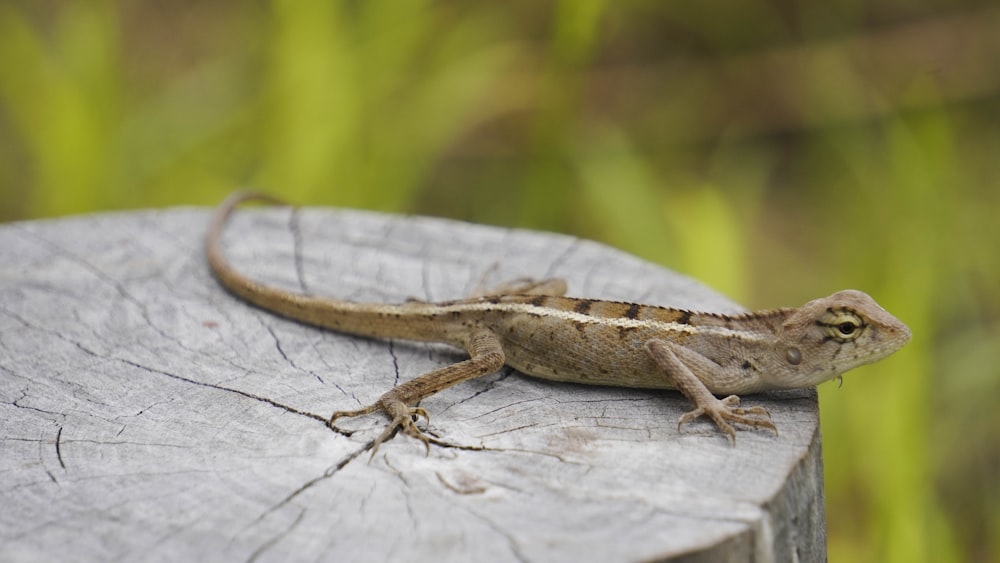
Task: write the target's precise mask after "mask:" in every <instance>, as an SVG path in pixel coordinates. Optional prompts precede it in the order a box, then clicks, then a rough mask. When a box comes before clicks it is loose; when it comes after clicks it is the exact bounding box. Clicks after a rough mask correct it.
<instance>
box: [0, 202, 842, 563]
mask: <svg viewBox="0 0 1000 563" xmlns="http://www.w3.org/2000/svg"><path fill="white" fill-rule="evenodd" d="M208 217H209V210H207V209H188V208H184V209H171V210H163V211H143V212H131V213H117V214H100V215H91V216H82V217H72V218H64V219H58V220H47V221H33V222H24V223H13V224H7V225H2V226H0V263H2V265H3V266H2V269H0V421H2V430H3V431H2V442H0V443H2V455H0V496H2V507H3V508H2V510H0V560H3V561H28V560H43V559H45V560H93V561H97V560H100V561H109V560H142V561H155V560H176V561H181V560H197V561H246V560H255V561H299V560H307V561H388V560H397V561H431V560H433V561H639V560H678V561H681V560H683V561H702V560H704V561H762V562H764V561H818V560H823V559H824V557H825V531H824V527H823V526H824V523H823V497H822V466H821V461H820V440H819V425H818V412H817V404H816V397H815V392H813V391H801V392H786V393H770V394H763V395H750V396H746V397H744V398H743V399H744V400H743V403H744V405H749V406H752V405H761V406H764V407H766V408H768V409H769V410H770V412H771V414H772V416H773V420H774V422H775V424H776V425H777V426H778V429H779V430H780V435H778V436H775V435H774V434H773V433H771V432H768V431H752V430H747V431H741V432H739V434H738V438H737V442H736V444H735V446H734V445H732V444H730V443H729V441H728V440H727V439H726V438H725V436H724V435H723V434H721V433H720V432H718V431H717V430H716V429H715V428H714V426H712V425H711V424H710V423H708V422H704V421H696V422H693V423H691V424H689V425H687V426H686V427H685V428H684V429H683V430H682V431H680V432H679V431H678V429H677V420H678V418H679V417H680V416H681V414H682V413H684V412H685V411H687V410H689V409H690V405H689V404H688V403H687V401H686V400H685V399H684V398H683V397H682V396H681V395H680V394H678V393H674V392H664V391H644V390H636V389H618V388H610V387H588V386H583V385H571V384H563V383H553V382H548V381H542V380H537V379H532V378H528V377H525V376H522V375H520V374H518V373H516V372H514V371H512V370H509V369H505V370H503V371H501V372H499V373H497V374H494V375H490V376H487V377H483V378H480V379H477V380H473V381H471V382H467V383H463V384H461V385H458V386H456V387H454V388H451V389H448V390H445V391H443V392H441V393H439V394H437V395H435V396H433V397H430V398H429V399H427V400H425V401H424V402H423V404H422V406H423V407H424V408H426V409H427V411H428V412H429V413H430V416H431V423H430V426H429V428H430V430H431V431H433V432H434V433H436V434H437V435H438V436H439V437H440V438H441V439H442V440H446V441H447V442H449V443H452V444H456V445H459V446H462V447H442V446H432V447H431V451H430V454H429V455H425V450H424V447H423V445H422V444H421V443H419V442H418V441H416V440H413V439H411V438H409V437H406V436H402V435H400V436H397V437H395V438H394V439H392V440H390V441H389V442H387V443H385V444H383V445H382V447H381V448H380V450H379V452H378V454H377V455H376V456H375V457H374V458H373V459H371V460H370V461H369V451H368V449H367V448H368V445H369V444H370V441H371V440H372V439H373V438H374V437H375V436H377V435H378V433H379V432H381V431H382V428H383V427H384V425H385V423H386V420H385V419H384V418H383V417H382V416H381V415H373V416H368V417H362V418H358V419H351V420H344V421H343V426H344V427H347V428H349V429H351V430H354V431H355V432H354V433H353V434H352V435H350V436H346V435H344V434H340V433H337V432H334V431H332V430H330V429H329V428H327V427H326V425H325V424H324V420H325V419H326V418H327V417H328V416H329V415H330V413H332V412H333V411H334V410H339V409H351V408H357V407H358V406H361V405H364V404H367V403H369V402H371V401H373V400H375V399H377V398H378V396H379V395H381V394H382V393H383V392H384V391H386V390H387V389H389V388H390V387H391V386H393V385H395V384H397V383H398V382H400V381H405V380H407V379H410V378H413V377H415V376H417V375H420V374H421V373H425V372H427V371H430V370H432V369H434V368H436V367H440V366H442V365H445V364H447V363H449V362H454V361H456V360H458V359H461V358H462V355H461V353H460V352H459V351H456V350H453V349H451V348H448V347H445V346H441V345H424V344H413V343H409V342H405V341H377V340H368V339H361V338H355V337H350V336H345V335H341V334H336V333H331V332H325V331H322V330H318V329H314V328H311V327H307V326H304V325H300V324H297V323H294V322H291V321H287V320H284V319H281V318H278V317H275V316H273V315H271V314H268V313H266V312H263V311H260V310H257V309H254V308H251V307H249V306H247V305H246V304H244V303H243V302H241V301H238V300H237V299H235V298H233V297H231V296H230V295H229V294H227V293H226V292H225V291H224V290H223V289H222V288H221V287H219V286H218V284H216V282H215V280H214V279H213V278H212V276H211V275H210V273H209V271H208V268H207V265H206V263H205V258H204V253H203V250H202V237H203V234H204V231H205V227H206V224H207V221H208ZM225 244H226V249H227V254H228V256H229V257H230V259H231V260H232V261H233V263H234V264H235V265H236V266H237V267H238V268H239V269H241V270H243V271H245V272H247V273H249V274H250V275H252V276H253V277H254V278H256V279H258V280H260V281H263V282H266V283H270V284H274V285H278V286H281V287H285V288H289V289H294V290H298V291H303V292H308V293H313V294H321V295H329V296H334V297H339V298H345V299H350V300H355V301H379V302H400V301H403V300H405V299H407V298H417V299H421V300H429V301H437V300H447V299H455V298H459V297H462V296H465V295H468V294H470V293H472V292H474V291H475V290H476V289H477V288H481V287H483V286H485V287H489V286H490V285H496V284H498V283H500V282H503V281H505V280H509V279H513V278H519V277H524V276H528V277H532V278H546V277H562V278H565V279H567V280H568V282H569V287H570V291H569V294H570V295H572V296H583V297H597V298H606V299H618V300H627V301H637V302H644V303H651V304H657V305H667V306H675V307H683V308H688V309H697V310H710V311H718V312H736V311H740V310H741V308H740V307H739V306H738V305H736V304H734V303H732V302H731V301H729V300H727V299H725V298H724V297H721V296H719V295H718V294H716V293H713V292H712V291H710V290H708V289H706V288H705V287H703V286H701V285H700V284H698V283H697V282H694V281H692V280H691V279H689V278H685V277H683V276H679V275H677V274H674V273H671V272H670V271H667V270H665V269H663V268H660V267H657V266H654V265H651V264H649V263H646V262H643V261H641V260H638V259H636V258H634V257H631V256H629V255H627V254H624V253H622V252H619V251H616V250H613V249H610V248H608V247H605V246H602V245H599V244H596V243H592V242H587V241H581V240H579V239H575V238H571V237H566V236H561V235H554V234H547V233H538V232H529V231H516V230H509V229H501V228H495V227H485V226H478V225H470V224H466V223H458V222H453V221H445V220H439V219H429V218H418V217H400V216H388V215H378V214H373V213H363V212H356V211H344V210H333V209H315V208H307V209H302V210H298V211H294V210H291V209H288V208H284V209H282V208H272V209H262V208H247V209H242V210H240V211H239V212H238V213H237V215H236V217H234V219H233V221H232V224H231V225H230V227H229V229H228V230H227V233H226V237H225ZM776 305H779V304H776ZM781 305H799V304H798V303H785V304H781Z"/></svg>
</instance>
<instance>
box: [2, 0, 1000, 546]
mask: <svg viewBox="0 0 1000 563" xmlns="http://www.w3.org/2000/svg"><path fill="white" fill-rule="evenodd" d="M997 29H1000V9H997V8H996V6H995V5H992V4H990V3H987V2H976V1H969V0H964V1H963V0H959V1H957V2H956V1H953V0H949V1H947V2H945V1H944V0H936V1H935V0H927V1H922V2H901V1H892V0H877V1H876V2H873V3H866V2H854V1H849V0H839V1H834V2H831V3H806V2H794V1H792V2H789V1H767V0H747V1H745V2H725V3H722V2H712V1H708V2H688V1H678V2H669V3H666V2H659V1H655V0H646V1H643V0H629V1H623V2H615V3H610V2H603V1H601V0H563V1H557V2H534V1H526V0H516V1H512V2H504V3H483V2H480V3H474V2H473V3H466V2H454V1H451V2H449V1H437V2H431V1H426V0H424V1H420V0H408V1H407V2H385V1H382V2H378V1H371V2H330V3H320V2H316V3H313V2H294V1H291V0H273V1H263V0H258V1H252V2H243V3H231V2H220V1H207V0H206V1H199V2H195V1H178V2H170V3H163V2H152V1H148V0H147V1H139V0H134V1H131V2H124V1H122V2H112V1H109V0H104V1H102V0H90V1H86V2H65V1H56V0H44V1H43V0H23V1H11V0H4V1H3V2H0V219H2V220H20V219H27V218H38V217H47V216H57V215H62V214H69V213H81V212H89V211H95V210H108V209H126V208H136V207H146V206H162V205H177V204H214V203H216V202H217V201H218V200H219V199H221V198H222V197H223V195H224V194H226V193H227V192H229V191H230V190H231V189H233V188H234V187H236V186H239V185H252V186H256V187H260V188H264V189H267V190H270V191H272V192H276V193H279V194H282V195H283V196H284V197H286V198H288V199H290V200H293V201H297V202H305V203H309V204H313V205H320V204H332V205H341V206H358V207H366V208H375V209H384V210H395V211H409V212H419V213H425V214H432V215H439V216H451V217H458V218H464V219H468V220H473V221H479V222H486V223H494V224H502V225H519V226H527V227H532V228H542V229H552V230H559V231H564V232H570V233H574V234H577V235H580V236H584V237H588V238H596V239H601V240H605V241H608V242H610V243H612V244H614V245H616V246H619V247H621V248H624V249H626V250H629V251H631V252H634V253H636V254H639V255H642V256H645V257H647V258H650V259H652V260H656V261H658V262H660V263H663V264H666V265H668V266H670V267H672V268H674V269H676V270H679V271H682V272H686V273H688V274H690V275H693V276H695V277H698V278H700V279H702V280H704V281H705V282H707V283H708V284H710V285H712V286H714V287H716V288H718V289H720V290H722V291H724V292H726V293H728V294H730V295H732V296H734V297H736V298H737V299H740V300H742V301H744V302H745V303H747V304H749V305H752V306H755V307H760V306H777V305H797V304H800V303H802V302H804V301H805V300H807V299H810V298H813V297H817V296H820V295H825V294H828V293H831V292H832V291H834V290H836V289H840V288H843V287H856V288H859V289H863V290H866V291H868V292H870V293H872V294H873V295H874V296H875V297H876V298H877V299H878V300H879V301H880V302H881V303H882V304H883V305H885V306H886V307H887V308H888V309H889V310H891V311H893V312H894V313H896V314H897V315H898V316H899V317H901V318H902V319H903V320H904V321H906V322H907V323H908V324H909V325H910V326H911V328H912V329H913V332H914V335H915V337H914V340H913V342H912V343H911V344H910V345H909V346H908V347H907V348H906V349H905V350H904V351H903V352H901V353H899V354H897V355H896V356H894V357H892V358H890V359H888V360H886V361H884V362H882V363H880V364H877V365H875V366H871V367H868V368H863V369H861V370H858V371H857V373H852V374H850V375H849V376H848V378H847V385H846V388H845V389H843V390H838V389H837V388H836V386H835V385H825V386H822V387H821V389H820V397H821V404H822V417H823V427H824V435H825V436H824V438H825V443H824V446H825V463H826V500H827V508H828V528H829V550H830V558H831V560H834V561H871V562H875V561H899V562H907V563H911V562H920V561H956V560H972V561H996V560H998V559H1000V479H998V475H1000V442H998V441H997V439H996V436H995V435H996V432H997V429H1000V410H997V409H996V408H995V407H996V405H997V404H998V401H1000V367H998V366H1000V346H998V345H997V344H998V342H1000V334H998V332H1000V324H998V320H1000V251H998V250H997V246H998V242H1000V167H998V166H997V160H998V156H1000V134H998V133H997V132H998V131H1000V67H997V65H996V61H997V60H1000V33H997V32H996V30H997Z"/></svg>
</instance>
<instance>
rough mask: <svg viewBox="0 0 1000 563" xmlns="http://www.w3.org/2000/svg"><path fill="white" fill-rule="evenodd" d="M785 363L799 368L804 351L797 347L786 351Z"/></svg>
mask: <svg viewBox="0 0 1000 563" xmlns="http://www.w3.org/2000/svg"><path fill="white" fill-rule="evenodd" d="M785 361H786V362H788V363H789V364H791V365H793V366H797V365H799V364H801V363H802V350H799V349H798V348H796V347H794V346H793V347H791V348H789V349H787V350H785Z"/></svg>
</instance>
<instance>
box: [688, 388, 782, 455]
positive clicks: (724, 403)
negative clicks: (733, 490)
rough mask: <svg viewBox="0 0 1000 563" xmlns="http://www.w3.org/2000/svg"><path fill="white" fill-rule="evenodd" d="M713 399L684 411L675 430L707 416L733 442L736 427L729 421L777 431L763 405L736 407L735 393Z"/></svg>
mask: <svg viewBox="0 0 1000 563" xmlns="http://www.w3.org/2000/svg"><path fill="white" fill-rule="evenodd" d="M713 399H714V401H713V402H708V403H707V404H703V405H701V406H699V407H698V408H696V409H694V410H692V411H690V412H687V413H684V415H683V416H681V418H680V420H679V421H678V422H677V431H678V432H680V430H681V427H682V426H684V425H685V424H687V423H688V422H691V421H692V420H695V419H696V418H699V417H701V416H708V417H709V418H711V419H712V422H714V423H715V425H716V426H718V427H719V430H722V431H723V432H725V433H726V434H728V435H729V438H730V440H732V442H733V444H735V443H736V429H735V428H733V425H732V424H729V422H733V423H736V424H744V425H746V426H750V427H753V428H767V429H770V430H773V431H774V433H775V434H777V433H778V428H777V427H776V426H775V425H774V423H773V422H771V421H770V420H769V419H770V418H771V413H769V412H767V409H765V408H764V407H750V408H737V406H738V405H739V404H740V398H739V397H737V396H736V395H730V396H728V397H726V398H725V399H715V398H714V397H713ZM759 416H766V417H767V419H763V418H757V417H759Z"/></svg>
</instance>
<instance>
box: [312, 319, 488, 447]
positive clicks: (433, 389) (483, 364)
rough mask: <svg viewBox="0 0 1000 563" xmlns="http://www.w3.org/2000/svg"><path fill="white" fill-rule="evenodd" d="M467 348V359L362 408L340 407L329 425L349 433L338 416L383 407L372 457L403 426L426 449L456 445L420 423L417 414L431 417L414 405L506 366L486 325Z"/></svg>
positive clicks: (387, 394) (404, 431)
mask: <svg viewBox="0 0 1000 563" xmlns="http://www.w3.org/2000/svg"><path fill="white" fill-rule="evenodd" d="M466 348H467V350H468V352H469V355H470V356H471V357H470V358H469V359H468V360H465V361H462V362H458V363H456V364H452V365H450V366H445V367H442V368H439V369H436V370H434V371H432V372H430V373H425V374H424V375H421V376H420V377H417V378H416V379H411V380H410V381H407V382H406V383H403V384H401V385H399V386H397V387H394V388H393V389H391V390H389V391H388V392H386V393H385V394H384V395H382V396H381V397H380V398H379V400H378V401H376V402H374V403H372V404H370V405H368V406H366V407H362V408H360V409H356V410H346V411H337V412H335V413H333V415H331V416H330V420H329V421H328V422H327V426H329V427H330V429H331V430H334V431H337V432H340V433H342V434H344V433H346V432H345V431H343V430H340V429H339V428H338V427H337V426H335V422H336V421H337V419H338V418H345V417H354V416H363V415H366V414H371V413H374V412H377V411H382V412H384V413H385V414H386V416H388V417H389V419H390V422H389V424H388V425H387V426H386V428H385V430H384V431H383V432H382V434H380V435H379V437H378V438H376V439H375V440H374V441H372V443H371V444H370V447H371V448H372V457H375V453H376V452H377V451H378V448H379V446H380V445H382V443H383V442H385V441H386V440H388V439H389V438H391V437H393V436H394V435H395V434H396V432H397V431H398V430H400V429H401V430H402V431H403V433H405V434H406V435H408V436H410V437H412V438H416V439H418V440H420V441H421V442H423V443H424V447H425V448H426V450H427V453H428V454H429V453H430V445H431V444H436V445H441V446H453V444H449V443H448V442H444V441H442V440H439V439H437V438H436V437H434V436H433V435H429V434H428V433H427V432H425V431H423V430H421V429H420V428H418V427H417V424H416V420H415V419H417V418H420V417H423V418H424V420H426V421H427V422H428V423H429V422H430V417H429V416H428V415H427V411H425V410H424V409H422V408H420V407H411V406H409V405H414V404H417V403H419V402H420V401H421V400H422V399H425V398H427V397H430V396H431V395H433V394H435V393H437V392H438V391H441V390H442V389H447V388H448V387H451V386H452V385H456V384H458V383H461V382H463V381H467V380H469V379H473V378H476V377H480V376H482V375H486V374H488V373H493V372H495V371H497V370H499V369H500V368H501V367H503V364H504V354H503V348H502V347H501V344H500V339H499V338H497V336H496V335H495V334H493V333H492V332H491V331H489V330H486V329H477V330H474V331H473V332H472V333H471V334H470V335H469V338H468V342H467V343H466Z"/></svg>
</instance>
